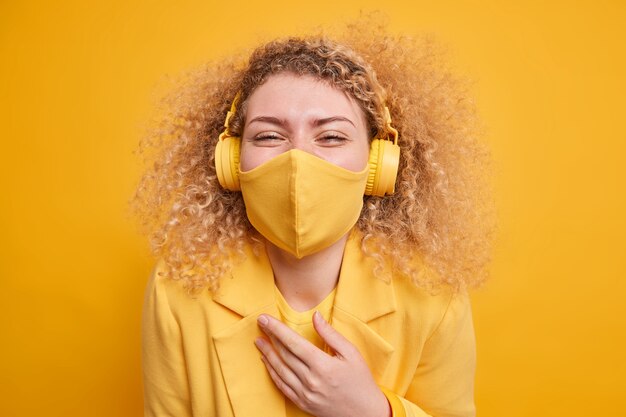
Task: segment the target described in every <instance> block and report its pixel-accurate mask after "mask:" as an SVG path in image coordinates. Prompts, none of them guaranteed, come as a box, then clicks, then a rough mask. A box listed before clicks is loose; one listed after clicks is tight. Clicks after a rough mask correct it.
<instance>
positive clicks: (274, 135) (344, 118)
mask: <svg viewBox="0 0 626 417" xmlns="http://www.w3.org/2000/svg"><path fill="white" fill-rule="evenodd" d="M367 132H368V129H367V122H366V119H365V114H364V113H363V110H361V108H360V107H359V105H358V104H357V103H356V102H355V101H354V100H353V99H352V98H350V97H349V96H348V95H347V94H346V93H344V92H343V91H341V90H339V89H336V88H334V87H331V86H330V85H328V84H326V83H325V82H324V81H320V80H318V79H316V78H313V77H312V76H297V75H293V74H287V73H284V74H277V75H273V76H271V77H269V78H268V79H267V81H266V82H265V83H263V84H262V85H261V86H259V87H258V88H257V89H256V90H255V91H254V92H253V93H252V95H251V96H250V98H249V99H248V109H247V114H246V120H245V124H244V128H243V135H242V138H241V139H242V141H241V157H240V163H241V170H242V171H249V170H251V169H253V168H255V167H257V166H259V165H261V164H263V163H264V162H267V161H269V160H270V159H272V158H274V157H276V156H278V155H280V154H281V153H283V152H287V151H289V150H291V149H299V150H302V151H305V152H309V153H311V154H313V155H315V156H317V157H319V158H322V159H324V160H326V161H328V162H331V163H333V164H335V165H338V166H340V167H342V168H345V169H348V170H350V171H355V172H358V171H362V170H363V169H364V168H365V166H366V165H367V161H368V156H369V138H368V133H367Z"/></svg>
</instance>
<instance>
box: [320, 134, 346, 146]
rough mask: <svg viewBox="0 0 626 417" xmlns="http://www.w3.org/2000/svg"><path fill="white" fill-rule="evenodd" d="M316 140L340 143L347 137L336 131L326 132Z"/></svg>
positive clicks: (329, 143)
mask: <svg viewBox="0 0 626 417" xmlns="http://www.w3.org/2000/svg"><path fill="white" fill-rule="evenodd" d="M317 140H318V141H319V142H321V143H322V144H325V145H341V144H343V143H345V142H347V141H348V140H349V139H348V138H347V137H345V136H342V135H339V134H336V133H327V134H324V135H322V136H321V137H319V138H318V139H317Z"/></svg>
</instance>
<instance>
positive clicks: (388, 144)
mask: <svg viewBox="0 0 626 417" xmlns="http://www.w3.org/2000/svg"><path fill="white" fill-rule="evenodd" d="M239 97H240V93H237V95H236V96H235V99H234V100H233V103H232V105H231V106H230V111H229V112H228V114H227V115H226V120H225V121H224V127H225V129H224V131H223V132H222V133H220V136H219V138H218V140H217V146H216V148H215V170H216V171H217V179H218V181H219V182H220V185H221V186H222V187H224V188H226V189H227V190H230V191H240V190H241V188H240V186H239V152H240V149H241V138H239V137H237V136H232V135H231V134H230V132H229V123H230V119H231V118H232V117H233V115H234V114H235V110H236V108H237V103H238V102H239ZM384 117H385V125H386V128H387V131H389V132H391V135H392V136H393V142H392V141H391V140H390V139H389V138H379V137H377V138H374V139H373V140H372V143H371V145H370V156H369V161H368V164H369V175H368V177H367V185H366V186H365V195H375V196H378V197H383V196H385V194H388V195H389V194H393V192H394V191H395V184H396V177H397V175H398V165H399V163H400V146H398V131H397V130H396V129H394V128H393V127H392V126H391V115H390V114H389V109H388V108H387V106H385V114H384Z"/></svg>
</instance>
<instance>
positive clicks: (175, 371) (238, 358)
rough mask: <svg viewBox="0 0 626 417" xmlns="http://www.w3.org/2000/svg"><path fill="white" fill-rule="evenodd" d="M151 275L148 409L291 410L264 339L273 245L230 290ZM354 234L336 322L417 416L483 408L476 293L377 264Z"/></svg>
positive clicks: (251, 259) (444, 416)
mask: <svg viewBox="0 0 626 417" xmlns="http://www.w3.org/2000/svg"><path fill="white" fill-rule="evenodd" d="M162 268H163V265H162V263H161V262H159V263H157V266H156V267H155V270H154V272H153V274H152V277H151V279H150V281H149V283H148V286H147V289H146V294H145V303H144V312H143V352H142V361H143V376H144V408H145V416H176V417H184V416H194V417H198V416H203V417H204V416H207V417H208V416H220V417H221V416H224V417H230V416H235V417H263V416H271V417H284V416H285V400H284V397H283V395H282V393H281V392H280V391H279V390H278V389H277V388H276V387H275V386H274V384H273V382H272V380H271V379H270V377H269V374H268V373H267V370H266V369H265V366H264V365H263V363H262V362H261V359H260V353H259V351H258V350H257V348H256V347H255V345H254V340H255V338H256V337H258V336H260V335H261V332H260V330H259V328H258V326H257V321H256V319H257V317H258V315H259V314H261V313H268V314H271V315H273V316H274V317H280V316H279V312H278V308H277V305H276V301H275V295H274V292H273V291H274V278H273V273H272V269H271V266H270V263H269V261H268V259H267V256H266V255H265V254H262V255H261V256H259V257H255V256H253V255H252V254H250V255H249V256H248V257H247V259H246V260H245V261H244V262H243V263H241V264H239V265H238V266H237V267H236V268H235V269H234V270H233V272H232V276H230V277H226V278H223V279H222V281H221V288H220V291H219V292H218V293H217V294H216V295H214V296H213V297H211V295H210V294H209V293H208V292H204V293H203V294H202V295H200V296H198V297H197V298H196V299H192V298H190V297H189V296H188V295H187V293H186V292H185V290H184V289H183V288H182V286H181V284H180V282H177V281H174V280H170V279H164V278H162V277H160V276H159V275H158V272H159V271H160V270H161V269H162ZM372 269H373V265H372V261H371V260H370V259H369V258H366V257H364V256H363V255H362V253H361V251H360V249H359V247H358V242H356V241H355V240H354V239H352V238H351V239H349V240H348V243H347V246H346V250H345V254H344V259H343V263H342V267H341V273H340V277H339V282H338V285H337V292H336V295H335V304H334V309H333V317H332V325H333V327H334V328H335V329H336V330H337V331H339V332H340V333H341V334H343V335H344V336H345V337H346V338H347V339H348V340H350V341H351V342H352V343H353V344H354V345H355V346H356V347H357V348H358V349H359V351H360V352H361V354H362V355H363V358H364V359H365V361H366V362H367V364H368V365H369V368H370V370H371V372H372V375H373V377H374V379H375V380H376V382H377V383H378V384H379V385H380V386H381V387H385V388H386V389H387V390H390V391H392V392H393V393H395V394H396V395H397V396H398V397H399V400H400V401H401V402H402V404H403V405H404V409H405V412H406V415H407V416H418V417H424V416H433V417H453V416H454V417H469V416H474V415H475V411H474V399H473V386H474V369H475V343H474V329H473V325H472V315H471V309H470V304H469V299H468V297H467V295H466V294H461V295H456V296H453V295H451V294H450V293H445V294H441V295H437V296H432V295H429V294H427V293H426V292H424V291H423V290H420V289H418V288H417V287H415V286H414V285H412V284H411V283H409V282H408V281H407V280H406V279H404V278H400V277H394V278H393V279H392V280H391V283H386V282H384V281H382V280H380V279H377V278H375V277H374V276H373V274H372Z"/></svg>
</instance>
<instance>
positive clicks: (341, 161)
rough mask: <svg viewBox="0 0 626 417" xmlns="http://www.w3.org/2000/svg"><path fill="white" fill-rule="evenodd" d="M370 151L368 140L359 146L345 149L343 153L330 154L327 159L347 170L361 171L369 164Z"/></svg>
mask: <svg viewBox="0 0 626 417" xmlns="http://www.w3.org/2000/svg"><path fill="white" fill-rule="evenodd" d="M369 151H370V147H369V141H367V142H364V143H362V144H359V145H358V146H354V147H350V148H349V149H345V151H342V152H341V153H337V154H335V155H332V156H329V157H328V158H326V160H327V161H329V162H332V163H334V164H335V165H339V166H340V167H342V168H345V169H347V170H350V171H354V172H359V171H362V170H363V169H364V168H365V166H366V165H367V162H368V160H369Z"/></svg>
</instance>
